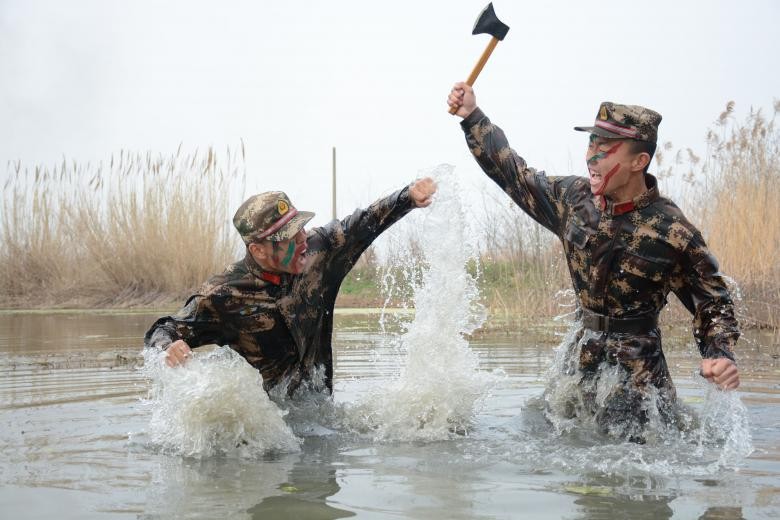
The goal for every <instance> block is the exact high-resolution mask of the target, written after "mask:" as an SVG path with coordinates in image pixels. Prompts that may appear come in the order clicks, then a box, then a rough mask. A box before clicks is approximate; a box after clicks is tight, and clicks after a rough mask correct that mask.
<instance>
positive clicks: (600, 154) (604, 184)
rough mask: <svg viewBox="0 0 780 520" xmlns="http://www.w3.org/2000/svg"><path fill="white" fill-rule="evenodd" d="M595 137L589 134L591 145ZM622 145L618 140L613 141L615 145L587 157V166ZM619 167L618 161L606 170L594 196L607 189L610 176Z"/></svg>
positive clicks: (601, 193)
mask: <svg viewBox="0 0 780 520" xmlns="http://www.w3.org/2000/svg"><path fill="white" fill-rule="evenodd" d="M596 139H597V136H595V135H594V134H591V136H590V145H591V146H593V143H594V142H595V141H596ZM622 145H623V142H622V141H619V142H617V143H615V145H614V146H612V147H611V148H609V149H607V150H604V151H601V152H598V153H596V154H594V155H593V156H592V157H590V158H589V159H588V161H587V163H588V166H591V165H594V164H596V163H597V162H599V161H601V160H602V159H606V158H607V157H609V156H610V155H612V154H614V153H615V152H617V151H618V149H619V148H620V147H621V146H622ZM619 169H620V163H617V164H616V165H615V166H613V167H612V169H610V170H609V171H608V172H607V174H606V175H604V177H603V178H602V181H601V188H599V190H598V191H597V192H595V193H594V195H596V196H601V195H604V192H605V191H606V190H607V184H609V180H610V179H611V178H612V176H613V175H615V174H616V173H617V172H618V170H619Z"/></svg>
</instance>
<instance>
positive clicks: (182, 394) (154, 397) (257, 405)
mask: <svg viewBox="0 0 780 520" xmlns="http://www.w3.org/2000/svg"><path fill="white" fill-rule="evenodd" d="M163 357H164V354H163V353H160V352H155V351H151V350H149V351H146V352H144V358H145V362H144V369H143V370H144V373H145V375H146V376H147V377H149V378H150V379H151V380H152V383H153V384H152V390H151V398H150V400H149V402H148V404H150V405H151V407H152V418H151V421H150V424H149V430H150V431H149V436H150V440H151V445H152V446H153V447H155V448H158V449H160V450H162V451H164V452H167V453H172V454H176V455H183V456H189V457H199V458H202V457H210V456H212V455H231V456H239V457H256V456H259V455H263V454H264V453H267V452H295V451H298V450H299V448H300V440H299V439H298V438H297V437H296V436H295V435H294V434H293V432H292V431H291V430H290V428H289V427H288V426H287V424H285V422H284V418H283V416H284V413H283V412H281V411H280V410H279V408H277V407H276V405H275V404H274V403H273V402H272V401H271V400H270V399H269V397H268V395H267V394H266V392H265V390H264V389H263V379H262V376H261V375H260V373H259V372H258V371H257V370H256V369H255V368H253V367H252V366H251V365H249V364H248V363H247V362H246V361H245V360H244V358H242V357H241V356H240V355H239V354H237V353H236V352H234V351H233V350H232V349H230V348H228V347H220V348H217V349H215V350H213V351H212V352H208V353H205V354H201V353H198V354H195V357H193V358H192V359H190V360H189V362H188V363H187V364H186V365H185V366H184V367H178V368H175V369H170V368H168V367H167V366H165V363H164V360H163Z"/></svg>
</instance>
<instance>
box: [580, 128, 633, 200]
mask: <svg viewBox="0 0 780 520" xmlns="http://www.w3.org/2000/svg"><path fill="white" fill-rule="evenodd" d="M628 154H629V146H628V144H627V143H626V141H625V140H623V139H606V138H604V137H600V136H597V135H595V134H591V135H590V140H589V142H588V151H587V152H586V153H585V161H586V162H587V165H588V173H589V175H590V191H591V193H593V194H594V195H605V196H607V197H612V196H614V195H615V194H616V193H619V191H620V190H621V189H622V188H623V187H625V185H626V184H627V183H628V179H629V174H630V170H629V169H628V168H626V167H625V165H626V164H628V161H627V159H630V158H629V157H627V155H628Z"/></svg>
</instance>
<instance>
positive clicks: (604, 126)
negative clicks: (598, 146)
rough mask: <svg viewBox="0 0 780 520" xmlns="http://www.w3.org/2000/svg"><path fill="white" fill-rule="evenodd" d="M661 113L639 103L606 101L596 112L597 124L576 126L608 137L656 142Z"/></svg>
mask: <svg viewBox="0 0 780 520" xmlns="http://www.w3.org/2000/svg"><path fill="white" fill-rule="evenodd" d="M659 124H661V114H659V113H658V112H656V111H654V110H650V109H649V108H645V107H640V106H639V105H618V104H617V103H610V102H609V101H605V102H603V103H602V104H601V106H600V107H599V113H598V114H596V124H595V126H575V127H574V129H575V130H578V131H580V132H590V133H591V134H596V135H598V136H601V137H606V138H608V139H636V140H638V141H649V142H651V143H655V142H656V141H657V140H658V125H659Z"/></svg>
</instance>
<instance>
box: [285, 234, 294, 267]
mask: <svg viewBox="0 0 780 520" xmlns="http://www.w3.org/2000/svg"><path fill="white" fill-rule="evenodd" d="M293 255H295V242H293V241H292V240H290V245H289V246H287V255H285V257H284V258H283V259H282V265H283V266H285V267H287V266H288V265H290V261H291V260H292V259H293Z"/></svg>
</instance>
